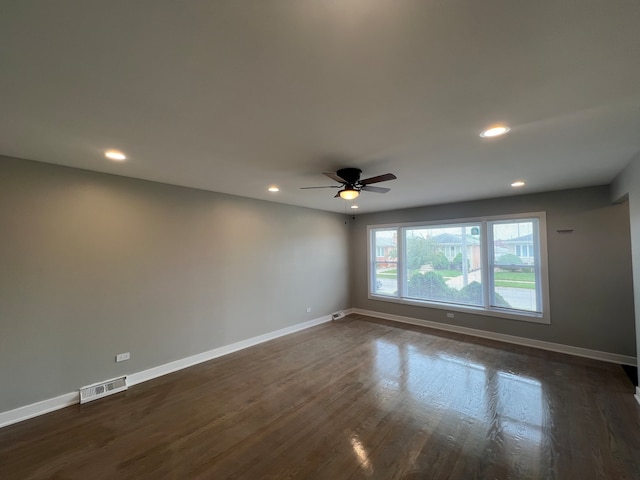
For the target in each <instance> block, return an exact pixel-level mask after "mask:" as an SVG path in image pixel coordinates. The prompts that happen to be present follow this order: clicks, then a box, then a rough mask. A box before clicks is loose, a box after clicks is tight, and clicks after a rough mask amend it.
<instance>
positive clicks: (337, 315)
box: [331, 310, 344, 320]
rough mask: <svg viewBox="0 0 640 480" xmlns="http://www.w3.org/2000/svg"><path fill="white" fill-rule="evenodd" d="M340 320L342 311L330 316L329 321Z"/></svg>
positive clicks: (342, 316)
mask: <svg viewBox="0 0 640 480" xmlns="http://www.w3.org/2000/svg"><path fill="white" fill-rule="evenodd" d="M341 318H344V312H343V311H342V310H340V311H339V312H336V313H332V314H331V320H340V319H341Z"/></svg>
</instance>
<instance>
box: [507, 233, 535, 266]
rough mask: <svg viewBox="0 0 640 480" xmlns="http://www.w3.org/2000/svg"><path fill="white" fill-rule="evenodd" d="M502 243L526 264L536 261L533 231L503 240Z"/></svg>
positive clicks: (509, 251)
mask: <svg viewBox="0 0 640 480" xmlns="http://www.w3.org/2000/svg"><path fill="white" fill-rule="evenodd" d="M500 244H501V246H503V247H504V248H506V249H507V251H508V253H511V254H512V255H516V256H517V257H520V260H522V263H524V264H526V265H533V264H534V263H535V253H534V248H533V234H532V233H530V234H529V235H522V236H521V237H516V238H512V239H511V240H502V241H501V242H500Z"/></svg>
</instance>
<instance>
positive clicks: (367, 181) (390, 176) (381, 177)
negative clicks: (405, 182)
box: [325, 173, 398, 185]
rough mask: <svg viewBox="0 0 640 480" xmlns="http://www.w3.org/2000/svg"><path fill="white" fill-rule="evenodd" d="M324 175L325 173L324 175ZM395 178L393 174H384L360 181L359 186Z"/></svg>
mask: <svg viewBox="0 0 640 480" xmlns="http://www.w3.org/2000/svg"><path fill="white" fill-rule="evenodd" d="M325 175H326V173H325ZM396 178H398V177H396V176H395V175H394V174H393V173H385V174H384V175H378V176H377V177H371V178H365V179H364V180H360V184H361V185H369V184H370V183H378V182H386V181H387V180H395V179H396Z"/></svg>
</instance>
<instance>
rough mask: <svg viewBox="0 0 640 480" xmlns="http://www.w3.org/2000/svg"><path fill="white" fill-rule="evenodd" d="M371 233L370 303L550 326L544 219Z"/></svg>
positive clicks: (424, 226) (540, 216)
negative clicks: (383, 251) (396, 304)
mask: <svg viewBox="0 0 640 480" xmlns="http://www.w3.org/2000/svg"><path fill="white" fill-rule="evenodd" d="M368 230H369V242H370V250H369V251H370V252H373V254H374V255H372V256H371V261H370V265H371V268H370V275H369V285H370V286H369V294H370V298H375V299H376V300H387V301H392V302H400V303H408V304H414V305H424V306H429V307H435V308H442V309H447V310H458V311H473V312H475V313H483V314H486V315H490V316H499V317H503V318H513V319H518V320H529V321H534V322H539V323H550V320H549V319H550V315H549V302H548V281H547V273H546V272H547V268H546V230H545V215H544V213H530V214H523V215H517V216H513V215H509V216H499V217H484V218H477V219H465V220H452V221H450V222H438V223H424V224H399V225H393V226H389V225H385V226H380V227H378V226H370V227H369V229H368ZM380 249H384V250H385V252H391V251H392V252H393V256H391V255H387V256H384V257H383V256H381V255H378V253H379V250H380Z"/></svg>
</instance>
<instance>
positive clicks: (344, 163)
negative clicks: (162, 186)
mask: <svg viewBox="0 0 640 480" xmlns="http://www.w3.org/2000/svg"><path fill="white" fill-rule="evenodd" d="M638 25H640V2H633V1H620V0H612V1H607V2H605V1H602V0H581V1H580V4H579V8H576V3H575V2H562V1H557V0H538V1H535V2H504V1H499V0H485V1H483V2H473V1H469V2H447V1H423V2H416V1H412V0H398V1H377V2H365V1H352V0H345V1H327V2H296V1H289V2H280V1H275V0H264V1H255V2H207V1H199V0H194V1H190V2H175V1H174V0H156V1H154V2H126V4H122V3H121V2H109V1H103V2H80V1H77V2H46V1H42V2H24V1H13V2H4V3H3V7H2V15H0V45H1V47H0V64H1V65H2V75H0V92H2V102H1V103H2V115H0V146H1V147H0V154H4V155H9V156H12V157H19V158H24V159H30V160H36V161H41V162H49V163H54V164H59V165H66V166H72V167H79V168H84V169H88V170H95V171H99V172H107V173H112V174H116V175H124V176H128V177H133V178H141V179H147V180H152V181H156V182H165V183H171V184H175V185H182V186H187V187H194V188H200V189H205V190H211V191H217V192H223V193H229V194H234V195H241V196H246V197H252V198H258V199H263V200H269V201H274V202H281V203H287V204H293V205H300V206H305V207H311V208H317V209H321V210H328V211H334V212H339V213H344V211H345V202H344V201H343V200H341V199H340V198H334V195H335V190H333V189H313V190H301V189H300V187H304V186H317V185H319V186H336V187H337V186H338V185H337V184H336V183H335V182H333V181H332V180H330V179H328V178H327V177H325V176H324V175H323V174H322V172H335V171H336V169H338V168H341V167H357V168H360V169H362V171H363V178H366V177H370V176H376V175H380V174H385V173H387V172H392V173H394V174H395V175H397V177H398V179H397V180H394V181H390V182H386V183H384V184H380V185H379V186H384V187H389V188H391V191H390V192H389V193H386V194H379V193H373V192H363V193H362V195H361V196H360V198H358V199H357V203H358V204H359V206H360V209H359V210H358V212H360V213H367V212H372V211H381V210H391V209H397V208H404V207H412V206H422V205H432V204H442V203H450V202H454V201H462V200H475V199H480V198H489V197H500V196H508V195H513V194H516V193H530V192H540V191H549V190H559V189H565V188H573V187H582V186H592V185H603V184H608V183H609V182H610V181H611V180H612V179H613V178H614V177H615V175H616V174H617V173H618V172H620V170H621V169H622V168H623V167H624V166H625V165H626V164H627V163H628V162H629V160H630V159H631V158H632V157H633V156H634V155H636V154H638V151H639V150H640V143H639V140H638V134H637V132H638V131H640V108H639V107H640V62H638V61H637V59H638V52H640V35H638ZM498 122H505V123H507V124H509V125H510V126H511V132H510V133H509V134H508V135H507V136H505V137H500V138H480V137H479V135H478V133H479V132H480V131H481V130H483V129H484V128H486V127H488V126H490V125H492V124H494V123H498ZM110 148H114V149H119V150H122V151H123V152H124V153H126V155H127V156H128V159H127V161H125V162H112V161H109V160H106V159H105V158H104V155H103V152H104V151H105V150H106V149H110ZM603 159H606V161H603ZM517 179H523V180H525V181H526V183H527V185H526V186H525V187H524V188H522V189H518V190H514V189H512V188H511V187H510V183H511V182H513V181H514V180H517ZM272 184H276V185H278V186H279V187H280V191H279V192H278V193H269V192H267V187H268V186H269V185H272Z"/></svg>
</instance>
